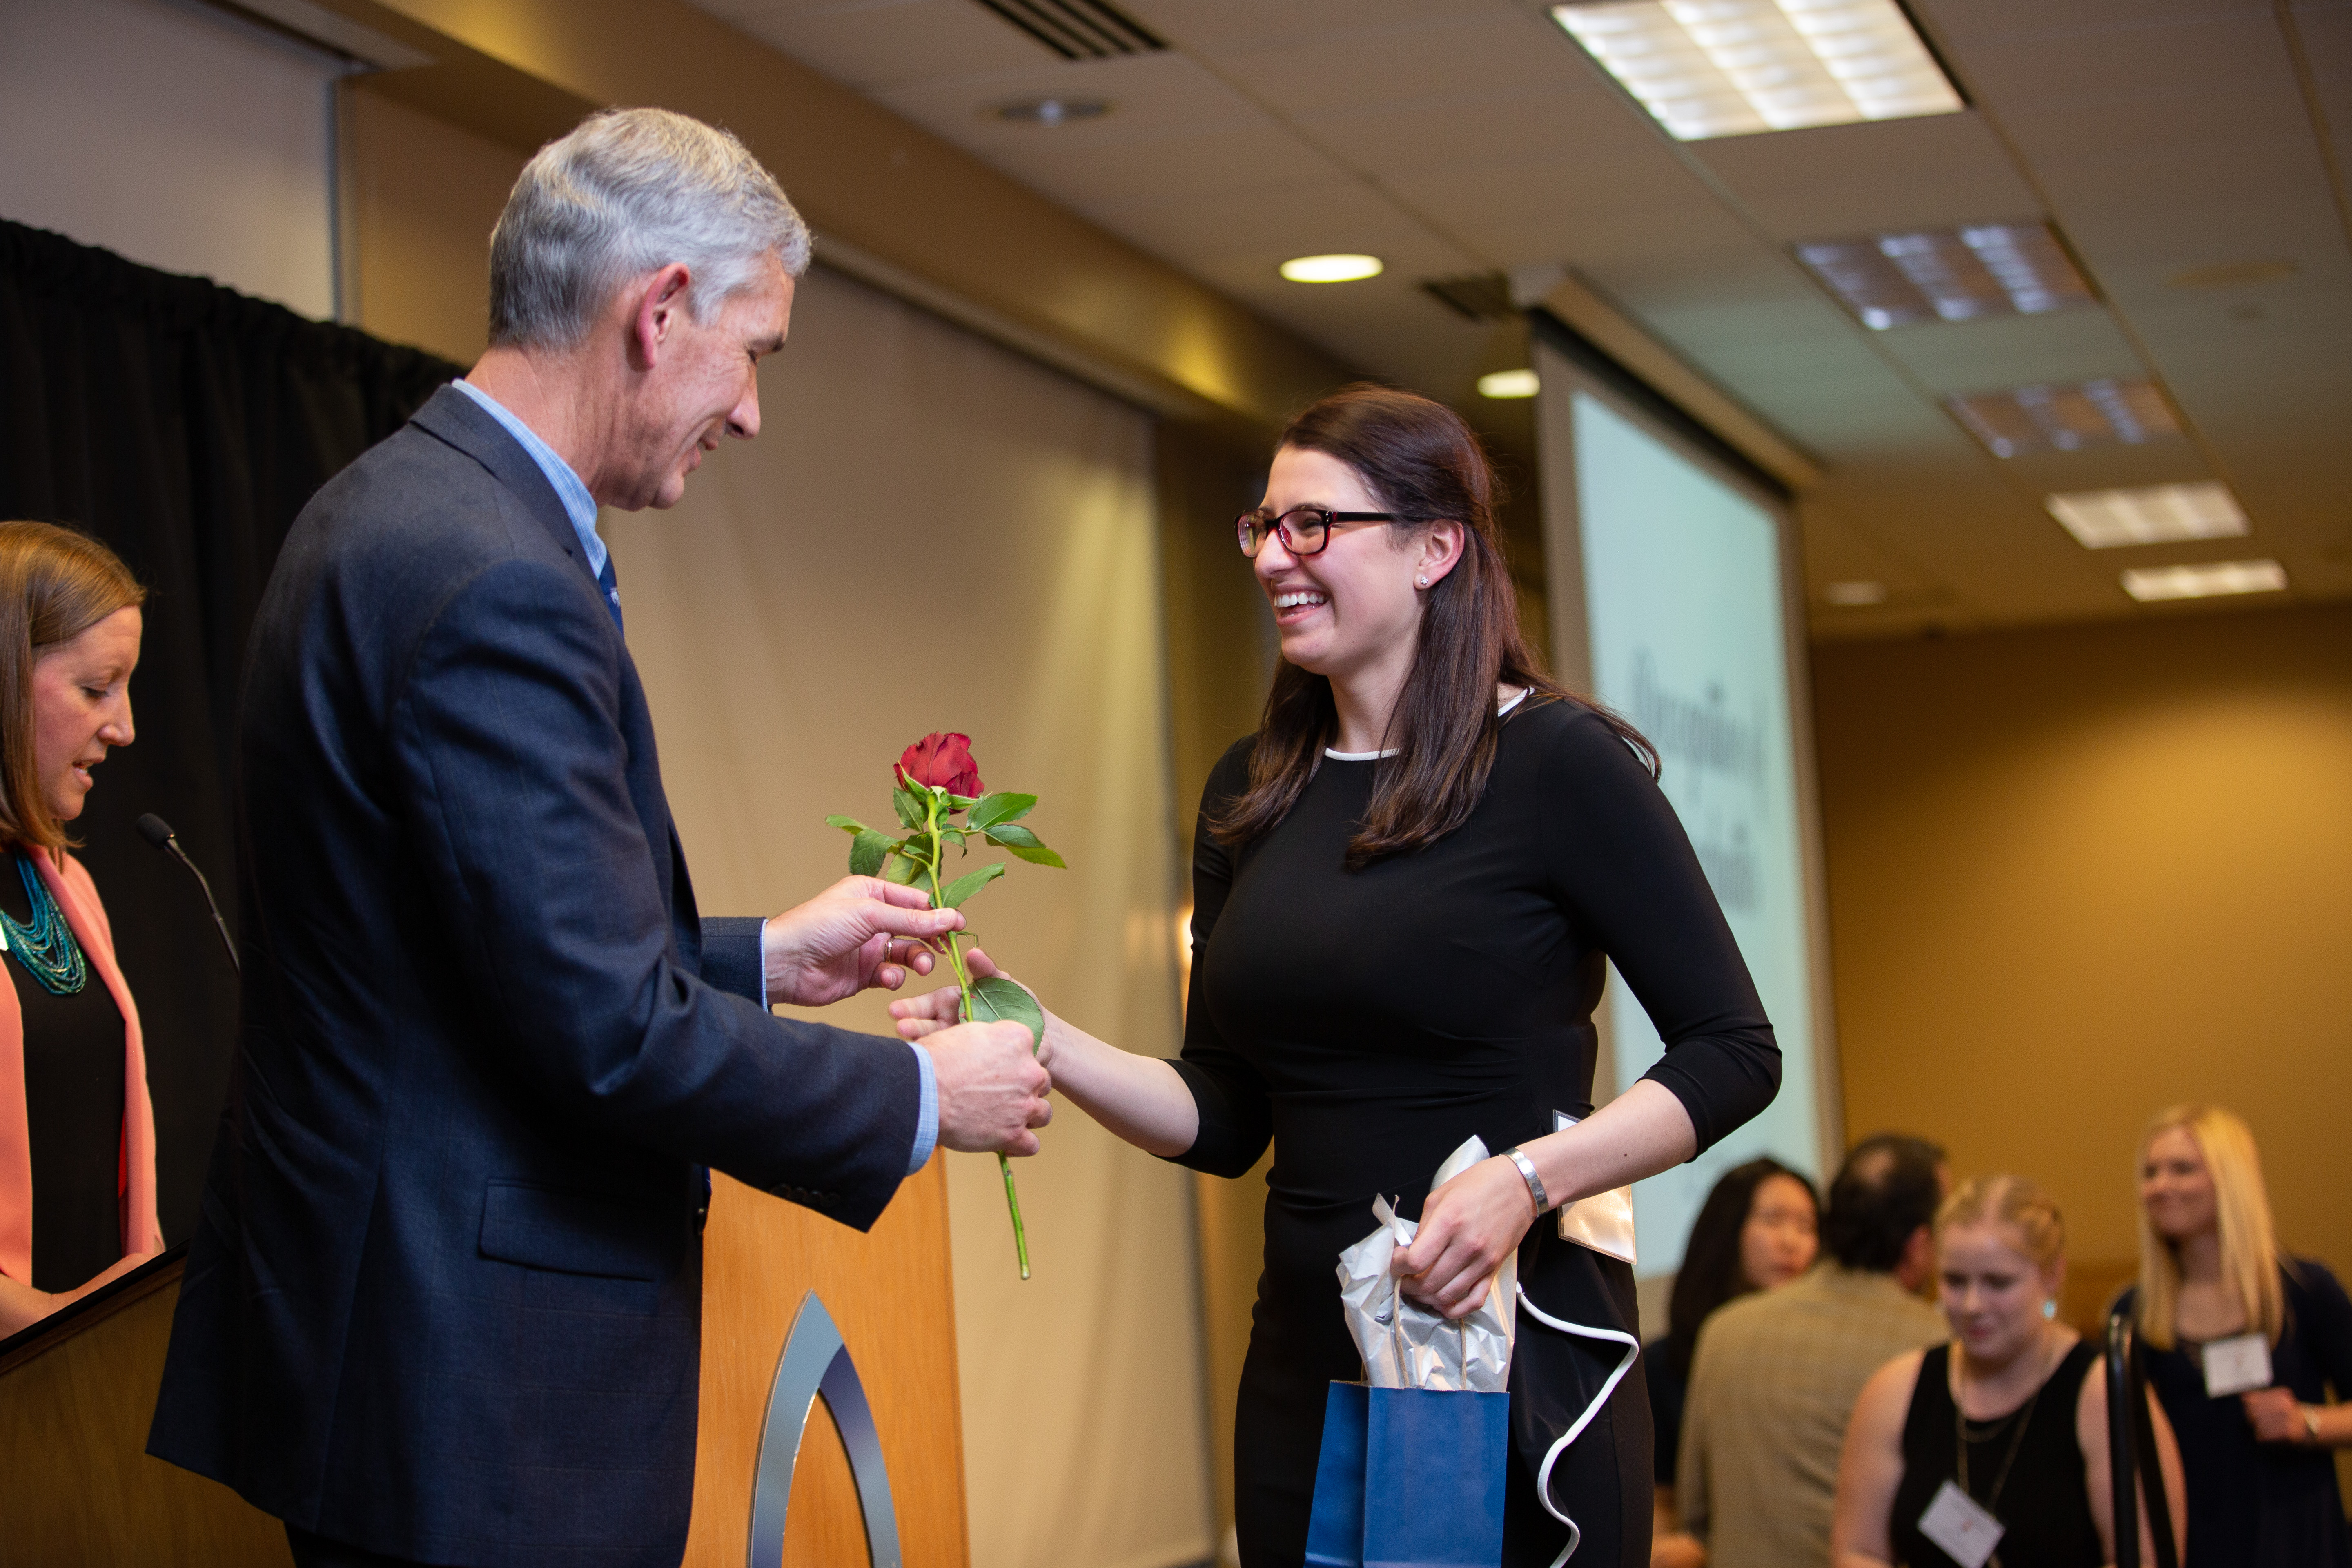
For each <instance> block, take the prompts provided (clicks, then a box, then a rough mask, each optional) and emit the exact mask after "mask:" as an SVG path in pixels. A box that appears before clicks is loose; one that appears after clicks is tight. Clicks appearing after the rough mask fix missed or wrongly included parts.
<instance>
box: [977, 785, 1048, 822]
mask: <svg viewBox="0 0 2352 1568" xmlns="http://www.w3.org/2000/svg"><path fill="white" fill-rule="evenodd" d="M1036 805H1037V797H1036V796H1035V795H1015V794H1013V792H1012V791H1011V790H1003V789H1001V790H998V791H996V792H994V793H993V794H991V795H982V796H981V797H980V799H979V801H978V802H976V803H975V804H974V805H973V806H972V808H971V825H972V826H974V827H993V826H996V825H997V824H998V823H1000V822H1018V821H1020V820H1021V819H1022V818H1023V817H1024V816H1028V815H1029V813H1030V812H1031V811H1033V810H1034V809H1035V808H1036Z"/></svg>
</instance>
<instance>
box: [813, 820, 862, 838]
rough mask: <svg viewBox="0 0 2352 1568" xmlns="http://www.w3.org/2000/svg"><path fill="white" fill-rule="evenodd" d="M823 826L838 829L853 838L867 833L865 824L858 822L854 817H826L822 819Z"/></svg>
mask: <svg viewBox="0 0 2352 1568" xmlns="http://www.w3.org/2000/svg"><path fill="white" fill-rule="evenodd" d="M824 825H825V826H827V827H838V828H840V829H841V830H842V831H843V832H844V833H846V834H850V835H852V836H853V837H854V836H856V835H857V834H860V833H864V832H866V831H868V829H867V828H866V824H864V823H862V822H860V821H858V820H857V818H856V817H854V816H828V817H826V818H825V819H824Z"/></svg>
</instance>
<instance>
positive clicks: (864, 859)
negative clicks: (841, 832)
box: [849, 827, 891, 877]
mask: <svg viewBox="0 0 2352 1568" xmlns="http://www.w3.org/2000/svg"><path fill="white" fill-rule="evenodd" d="M890 849H891V844H890V840H889V839H887V838H886V837H883V836H882V835H881V834H879V833H877V832H875V831H874V830H873V829H872V828H870V827H860V828H859V829H858V830H857V837H855V838H853V839H851V840H850V841H849V874H850V875H851V876H853V877H877V876H880V875H881V873H882V862H883V861H884V860H885V859H887V858H888V857H889V854H890Z"/></svg>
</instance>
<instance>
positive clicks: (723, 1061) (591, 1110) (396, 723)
mask: <svg viewBox="0 0 2352 1568" xmlns="http://www.w3.org/2000/svg"><path fill="white" fill-rule="evenodd" d="M561 570H562V569H561V568H559V567H557V566H554V565H551V564H549V563H541V562H535V561H530V560H512V559H510V560H507V561H502V562H500V563H497V564H494V565H492V566H489V567H488V568H487V569H485V570H484V571H482V572H480V573H478V574H476V575H475V576H473V577H472V578H470V579H468V580H467V582H466V583H465V584H463V585H462V586H460V587H459V588H458V589H457V591H456V592H455V593H454V594H452V595H451V596H450V598H449V599H448V601H447V602H446V604H444V605H442V607H441V608H440V610H439V612H438V613H437V614H436V616H434V618H433V620H432V622H431V623H430V625H429V626H427V627H426V629H425V633H424V634H423V636H422V637H421V638H420V640H419V643H418V645H417V648H416V651H415V656H414V658H413V660H412V662H411V665H410V671H409V674H408V676H407V678H406V679H405V680H404V682H403V683H402V685H401V687H400V689H399V690H398V694H397V696H396V698H395V703H394V714H393V733H394V751H395V757H396V764H395V765H396V766H398V767H399V768H400V770H401V771H402V773H403V774H404V779H403V784H404V786H405V788H404V794H405V795H406V799H407V802H408V803H409V805H410V809H411V810H412V812H413V816H414V821H413V823H412V824H411V825H410V826H411V827H412V829H413V832H414V836H415V843H416V844H417V846H418V848H419V853H420V855H421V857H422V858H423V860H424V865H423V866H422V867H421V868H420V870H421V871H422V873H423V876H424V879H425V885H426V886H427V887H428V888H429V889H431V891H432V894H433V897H434V908H433V909H432V910H430V911H429V912H427V913H426V914H425V917H424V918H429V919H433V920H436V921H441V922H443V923H444V924H445V925H446V931H447V937H448V943H447V946H446V952H449V953H450V954H452V955H453V962H454V963H457V965H459V966H460V967H461V968H462V969H463V970H465V971H466V972H467V979H468V980H469V981H470V982H471V983H472V984H471V985H470V987H469V988H470V989H472V990H473V991H474V992H475V993H476V994H478V995H479V996H480V997H481V998H482V999H483V1001H484V1004H485V1005H486V1006H487V1007H488V1009H489V1011H490V1012H491V1014H492V1016H491V1017H490V1018H489V1019H488V1020H486V1021H487V1022H488V1023H489V1024H490V1025H491V1027H489V1028H488V1029H486V1030H485V1031H484V1037H485V1038H486V1039H488V1040H489V1041H491V1042H494V1043H495V1047H496V1048H498V1049H501V1050H504V1051H506V1052H509V1053H510V1054H511V1056H512V1058H513V1062H512V1067H513V1069H514V1070H515V1071H516V1072H517V1073H519V1074H520V1075H522V1076H524V1077H525V1078H527V1079H529V1080H530V1081H531V1082H532V1083H534V1084H535V1085H536V1086H537V1087H538V1088H539V1089H540V1090H541V1092H542V1093H544V1094H545V1095H546V1096H547V1097H548V1099H549V1100H550V1102H551V1105H552V1106H553V1107H554V1108H556V1109H557V1110H560V1111H562V1112H563V1113H566V1114H568V1115H569V1116H570V1117H572V1118H573V1119H575V1120H576V1121H578V1122H579V1123H580V1124H582V1125H583V1126H584V1127H588V1128H593V1129H596V1130H599V1131H604V1132H607V1133H610V1134H612V1135H614V1136H618V1137H624V1138H627V1139H629V1140H631V1141H633V1142H639V1143H643V1144H646V1145H648V1146H651V1147H655V1148H658V1149H662V1150H665V1151H667V1152H671V1153H673V1154H676V1155H677V1156H679V1157H682V1158H684V1159H688V1160H691V1161H695V1162H698V1163H703V1164H708V1165H712V1166H715V1167H717V1168H718V1169H719V1170H723V1171H725V1172H727V1173H729V1174H730V1175H733V1176H735V1177H737V1178H739V1179H740V1180H742V1181H744V1182H747V1183H749V1184H751V1185H753V1186H756V1187H759V1188H761V1189H762V1190H764V1191H768V1192H772V1193H778V1194H782V1195H785V1196H788V1197H791V1198H793V1200H795V1201H797V1202H799V1203H802V1204H803V1205H807V1206H809V1207H812V1208H815V1209H817V1210H818V1211H819V1212H820V1213H823V1214H825V1215H830V1216H831V1217H833V1218H835V1219H838V1220H841V1221H842V1222H843V1223H845V1224H848V1225H854V1226H858V1227H860V1228H864V1227H865V1226H870V1225H871V1224H872V1223H873V1221H874V1219H875V1218H876V1217H877V1215H879V1214H880V1213H881V1211H882V1209H883V1207H884V1205H887V1203H888V1202H889V1200H890V1197H891V1194H893V1193H894V1192H896V1190H897V1188H898V1183H899V1181H900V1180H901V1178H902V1177H903V1176H904V1175H905V1173H906V1164H907V1151H908V1147H909V1146H910V1144H911V1143H912V1141H913V1138H914V1134H915V1121H916V1115H917V1108H918V1096H919V1068H918V1066H917V1063H916V1060H915V1058H914V1054H913V1053H912V1052H910V1051H908V1049H907V1048H906V1047H905V1046H903V1045H901V1044H900V1043H899V1042H898V1041H896V1040H882V1039H877V1038H873V1037H867V1036H862V1035H856V1034H851V1033H848V1032H846V1031H845V1030H840V1029H835V1028H829V1027H826V1026H823V1025H817V1024H809V1023H805V1022H801V1021H797V1020H786V1019H780V1018H777V1017H775V1016H772V1015H771V1014H769V1013H768V1012H767V1011H766V1010H765V1009H764V1008H762V1007H761V1005H759V1004H758V1003H757V1002H756V1001H752V1000H748V999H746V998H745V997H744V996H742V995H738V994H729V993H728V992H727V991H725V990H721V989H719V987H717V986H715V985H712V984H708V983H706V982H705V981H704V980H702V979H701V978H700V976H699V975H698V973H692V972H689V971H688V968H687V967H686V966H685V965H684V964H683V963H681V961H680V958H679V954H678V952H677V946H676V943H675V942H674V941H673V940H672V936H671V931H670V926H669V917H668V912H667V905H666V904H665V901H664V900H663V897H662V889H661V888H660V886H659V884H658V879H657V873H656V858H655V856H654V854H653V853H652V850H651V847H650V846H648V844H647V843H646V837H645V833H644V830H643V828H642V826H640V824H641V821H642V820H643V819H644V818H643V817H642V816H641V812H640V809H639V808H640V805H642V803H639V802H637V801H635V800H634V799H633V798H632V796H631V795H630V791H629V784H628V782H627V774H626V771H625V763H626V760H627V759H626V757H625V740H624V738H623V735H622V731H621V727H620V709H621V691H622V679H623V669H622V659H623V657H624V656H623V654H622V653H621V649H620V645H619V644H618V642H617V641H616V640H615V639H614V637H613V629H612V627H611V626H610V625H609V624H608V623H604V621H603V615H602V612H603V606H602V605H600V604H598V603H597V602H596V600H595V599H594V598H593V597H592V596H590V595H584V594H582V593H580V592H578V585H577V584H572V583H570V582H566V581H562V580H561ZM591 617H593V619H592V618H591ZM752 944H753V948H754V952H755V954H756V944H757V937H756V932H755V934H754V936H753V938H752ZM719 945H720V948H721V950H722V951H721V952H720V953H719V955H718V956H719V968H720V969H721V970H727V971H729V972H730V974H731V972H732V970H734V969H738V968H740V964H737V963H732V961H731V959H730V952H731V950H732V948H740V946H741V945H742V943H741V942H734V943H732V944H731V946H730V943H729V942H727V941H726V940H725V937H724V934H723V933H722V940H721V942H720V944H719ZM733 956H734V957H740V953H738V954H733ZM755 965H756V958H755ZM756 973H757V971H756V967H755V968H754V970H753V977H754V980H756ZM734 978H737V979H739V980H740V976H734Z"/></svg>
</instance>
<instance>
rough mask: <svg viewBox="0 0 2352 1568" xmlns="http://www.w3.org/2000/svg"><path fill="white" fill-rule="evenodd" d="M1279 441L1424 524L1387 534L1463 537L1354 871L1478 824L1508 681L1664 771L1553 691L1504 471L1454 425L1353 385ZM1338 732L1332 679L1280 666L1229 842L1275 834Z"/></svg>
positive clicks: (1407, 399) (1642, 747)
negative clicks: (1503, 509)
mask: <svg viewBox="0 0 2352 1568" xmlns="http://www.w3.org/2000/svg"><path fill="white" fill-rule="evenodd" d="M1276 446H1277V449H1279V447H1298V448H1300V449H1302V450H1305V451H1310V452H1321V453H1323V454H1324V455H1326V456H1327V457H1331V458H1338V459H1339V461H1340V462H1343V463H1345V464H1347V465H1348V467H1349V468H1353V469H1354V470H1355V471H1356V473H1357V474H1358V475H1359V476H1360V477H1361V478H1362V479H1363V481H1364V484H1365V486H1366V488H1367V489H1370V491H1371V492H1372V494H1373V495H1374V496H1375V497H1377V498H1378V499H1379V500H1380V502H1381V510H1386V511H1393V512H1396V513H1399V514H1400V515H1402V516H1405V517H1410V518H1420V519H1425V520H1430V521H1450V522H1454V523H1458V524H1459V525H1460V526H1461V529H1462V535H1463V540H1462V558H1461V560H1460V561H1458V562H1457V563H1455V564H1454V570H1453V571H1452V572H1450V573H1448V574H1446V575H1445V576H1444V577H1442V578H1440V579H1439V580H1438V581H1437V583H1436V584H1433V586H1431V587H1430V588H1429V589H1428V590H1426V591H1425V592H1424V593H1423V595H1422V618H1421V628H1420V633H1419V637H1418V641H1417V643H1416V646H1415V647H1414V650H1413V659H1412V669H1411V671H1410V672H1408V673H1407V675H1406V676H1405V682H1404V689H1403V690H1402V692H1400V693H1399V694H1398V697H1397V705H1396V710H1395V712H1394V713H1392V714H1391V716H1390V719H1389V725H1388V731H1387V732H1386V733H1385V734H1384V735H1383V736H1382V737H1381V750H1383V751H1385V750H1387V749H1388V748H1390V747H1391V746H1393V747H1395V748H1396V751H1397V755H1396V756H1395V757H1393V758H1391V759H1387V760H1384V761H1382V762H1381V763H1379V764H1378V771H1377V772H1376V773H1374V775H1373V783H1372V799H1371V804H1370V805H1369V806H1368V807H1367V808H1366V809H1365V812H1364V819H1363V821H1362V822H1361V823H1360V824H1358V826H1357V829H1356V835H1355V837H1354V838H1353V839H1352V840H1350V841H1349V845H1348V867H1349V869H1350V870H1360V869H1362V868H1364V867H1366V866H1369V865H1370V864H1371V863H1372V862H1373V861H1375V860H1379V859H1382V858H1386V857H1388V856H1391V855H1402V854H1405V853H1408V852H1410V851H1412V850H1415V849H1419V848H1422V847H1424V846H1426V845H1430V844H1433V843H1435V842H1436V841H1437V840H1439V839H1440V838H1443V837H1445V836H1446V835H1447V834H1449V833H1451V832H1453V831H1454V829H1455V828H1457V827H1459V826H1462V825H1463V824H1464V823H1465V822H1467V821H1469V820H1470V814H1471V812H1473V811H1474V810H1475V809H1476V808H1477V805H1478V801H1479V798H1480V797H1481V796H1482V795H1485V793H1486V778H1487V775H1488V774H1489V773H1491V772H1492V771H1493V770H1494V766H1495V752H1496V746H1497V745H1498V744H1499V743H1500V741H1501V738H1502V723H1501V721H1499V720H1498V719H1497V718H1496V714H1495V689H1496V687H1497V686H1498V685H1506V684H1507V685H1511V686H1518V687H1525V688H1526V689H1527V690H1528V699H1527V705H1533V704H1538V703H1543V702H1573V703H1575V704H1577V705H1578V706H1579V707H1582V708H1588V709H1590V710H1592V711H1593V712H1594V713H1595V714H1597V715H1599V717H1600V718H1601V721H1602V722H1603V723H1605V724H1607V725H1608V726H1609V728H1610V729H1611V730H1612V731H1615V732H1616V733H1617V735H1618V736H1619V738H1620V739H1622V740H1623V741H1624V742H1626V744H1628V745H1629V746H1631V747H1633V750H1634V752H1637V753H1638V754H1639V755H1640V756H1641V758H1642V760H1643V763H1644V764H1645V765H1646V766H1647V767H1648V768H1649V769H1650V771H1651V773H1653V774H1654V773H1656V772H1657V767H1658V757H1657V752H1656V751H1655V750H1654V749H1653V748H1652V746H1651V745H1650V743H1649V742H1647V741H1645V740H1643V738H1642V736H1641V734H1640V732H1639V731H1635V730H1634V729H1633V726H1632V725H1630V724H1628V723H1626V722H1625V721H1623V720H1622V719H1620V718H1619V717H1617V715H1616V714H1614V713H1612V712H1611V711H1609V710H1608V709H1606V708H1603V707H1601V705H1600V704H1598V703H1596V702H1592V701H1590V700H1586V699H1584V698H1582V697H1579V696H1578V695H1576V694H1575V693H1574V692H1571V691H1570V690H1568V689H1566V688H1565V687H1563V686H1561V685H1560V684H1559V682H1557V681H1555V680H1553V679H1551V677H1550V675H1549V673H1548V672H1547V671H1546V670H1545V668H1544V666H1543V660H1542V659H1541V658H1538V656H1537V654H1536V652H1535V649H1534V648H1533V647H1530V646H1529V645H1528V640H1527V637H1526V635H1525V634H1524V633H1523V632H1522V631H1521V630H1520V628H1519V605H1518V596H1517V594H1515V593H1514V592H1513V591H1512V588H1511V575H1510V570H1509V568H1508V566H1507V564H1506V562H1505V558H1504V553H1503V546H1502V539H1501V534H1500V531H1499V530H1498V528H1497V527H1496V521H1495V501H1496V484H1495V472H1494V468H1493V466H1492V465H1491V464H1489V463H1488V462H1487V460H1486V450H1485V448H1484V447H1481V446H1480V445H1479V443H1478V437H1476V435H1475V434H1474V433H1473V432H1472V431H1471V429H1470V426H1468V425H1466V424H1465V423H1464V422H1463V419H1462V416H1460V415H1458V414H1456V413H1454V411H1453V410H1452V409H1450V408H1448V407H1446V406H1445V405H1443V404H1440V403H1433V402H1431V401H1430V400H1429V399H1428V398H1426V397H1423V396H1420V395H1416V394H1414V393H1410V392H1402V391H1399V390H1398V389H1396V388H1394V387H1388V386H1371V385H1359V386H1349V387H1344V388H1342V389H1340V390H1339V391H1338V392H1334V393H1332V394H1330V395H1328V396H1326V397H1323V398H1321V399H1319V400H1318V401H1317V402H1316V403H1315V404H1313V405H1311V406H1309V407H1308V408H1307V410H1306V411H1305V412H1304V413H1302V414H1300V415H1299V416H1297V417H1296V418H1294V419H1293V420H1291V422H1290V424H1289V426H1287V427H1286V428H1285V429H1284V431H1283V432H1282V438H1281V440H1280V441H1279V442H1278V443H1276ZM1430 521H1421V522H1397V523H1390V524H1388V525H1387V526H1388V527H1389V528H1391V529H1392V530H1395V531H1398V532H1399V533H1412V532H1418V531H1422V530H1425V529H1426V528H1428V527H1429V526H1430ZM1338 727H1339V710H1338V708H1337V707H1336V706H1335V704H1334V703H1333V701H1332V699H1331V682H1330V681H1329V680H1328V679H1326V678H1325V677H1323V676H1320V675H1314V674H1310V673H1308V672H1307V671H1306V670H1303V669H1301V668H1298V667H1297V666H1296V665H1294V664H1290V663H1287V662H1285V663H1282V664H1280V665H1278V666H1277V667H1276V670H1275V675H1274V689H1273V690H1272V692H1270V693H1269V694H1268V695H1267V697H1266V700H1265V718H1264V720H1263V721H1261V722H1260V724H1259V726H1258V734H1257V744H1256V746H1255V748H1254V749H1253V750H1252V751H1251V752H1250V771H1249V787H1248V788H1247V789H1246V790H1244V792H1243V793H1242V794H1241V795H1239V796H1237V797H1235V798H1234V801H1233V803H1232V804H1231V805H1229V806H1228V807H1227V808H1226V809H1225V810H1224V811H1223V813H1222V814H1221V815H1220V816H1218V817H1217V818H1216V820H1215V821H1214V822H1213V823H1212V825H1211V831H1212V832H1213V833H1214V834H1215V835H1216V837H1217V838H1218V839H1219V841H1221V842H1223V843H1225V844H1228V845H1233V846H1235V847H1238V846H1241V845H1244V844H1246V843H1248V842H1249V841H1250V840H1252V839H1254V838H1256V837H1260V836H1261V835H1263V834H1265V833H1269V832H1271V831H1273V829H1274V827H1275V825H1276V824H1277V823H1279V822H1280V821H1281V820H1282V819H1283V818H1284V817H1285V816H1288V815H1289V814H1290V808H1291V807H1292V806H1294V805H1297V804H1298V797H1299V796H1300V795H1302V794H1304V793H1305V792H1306V789H1307V781H1308V780H1309V779H1311V778H1313V777H1314V775H1315V769H1316V766H1317V764H1318V762H1319V761H1320V760H1321V758H1322V754H1323V749H1324V748H1325V747H1326V746H1328V745H1329V744H1330V743H1331V737H1332V736H1333V734H1334V733H1335V732H1336V731H1337V730H1338Z"/></svg>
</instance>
